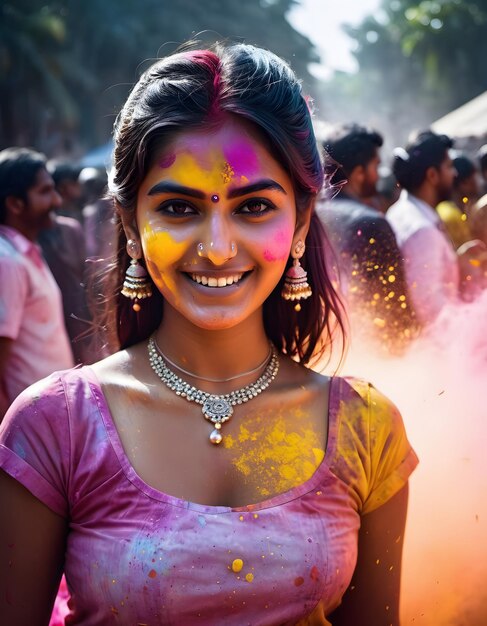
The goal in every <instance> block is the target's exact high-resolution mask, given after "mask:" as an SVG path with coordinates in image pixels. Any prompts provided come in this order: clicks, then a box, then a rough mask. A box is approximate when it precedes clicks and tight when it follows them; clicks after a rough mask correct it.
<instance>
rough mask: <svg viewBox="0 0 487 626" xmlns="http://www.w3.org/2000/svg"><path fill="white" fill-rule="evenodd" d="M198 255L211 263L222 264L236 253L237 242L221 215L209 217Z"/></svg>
mask: <svg viewBox="0 0 487 626" xmlns="http://www.w3.org/2000/svg"><path fill="white" fill-rule="evenodd" d="M197 249H198V256H200V257H202V258H207V259H208V260H209V261H211V263H212V264H213V265H223V264H224V263H226V262H227V261H228V260H230V259H233V257H234V256H235V255H236V254H237V244H236V242H235V240H234V239H233V238H232V232H231V228H230V227H229V225H228V224H226V221H225V220H224V219H222V218H221V217H211V218H210V220H209V223H208V224H207V228H206V230H205V233H204V235H203V237H202V239H201V241H200V242H199V243H198V245H197Z"/></svg>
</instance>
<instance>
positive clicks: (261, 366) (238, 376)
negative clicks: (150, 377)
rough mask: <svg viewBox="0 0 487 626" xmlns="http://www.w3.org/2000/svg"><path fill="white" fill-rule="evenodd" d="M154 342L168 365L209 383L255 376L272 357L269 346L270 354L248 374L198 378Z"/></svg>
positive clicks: (226, 381)
mask: <svg viewBox="0 0 487 626" xmlns="http://www.w3.org/2000/svg"><path fill="white" fill-rule="evenodd" d="M153 341H154V345H155V347H156V350H157V352H158V353H159V354H160V355H161V356H162V358H163V359H164V361H165V362H166V363H169V365H172V366H173V367H175V368H176V369H177V370H179V371H180V372H182V373H183V374H186V376H191V378H197V379H198V380H205V381H206V382H208V383H228V382H230V381H231V380H237V378H243V377H244V376H249V375H250V374H255V372H258V371H259V370H261V369H262V368H263V367H264V365H265V364H266V363H267V362H268V361H269V359H270V358H271V355H272V348H271V347H270V346H269V352H268V353H267V355H266V357H265V359H264V360H263V361H262V363H259V365H257V367H254V368H253V369H251V370H248V371H247V372H241V373H240V374H236V375H235V376H230V378H205V377H204V376H198V374H193V372H189V371H188V370H185V369H184V368H182V367H181V366H180V365H178V364H177V363H174V361H171V359H170V358H169V357H168V356H166V355H165V354H164V352H163V351H162V350H161V349H160V347H159V344H158V343H157V341H156V340H155V337H153Z"/></svg>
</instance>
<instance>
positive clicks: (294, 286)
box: [281, 241, 313, 311]
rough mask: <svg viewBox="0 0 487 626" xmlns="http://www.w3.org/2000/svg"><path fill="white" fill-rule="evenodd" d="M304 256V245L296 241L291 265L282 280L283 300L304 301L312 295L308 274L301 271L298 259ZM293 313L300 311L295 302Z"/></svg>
mask: <svg viewBox="0 0 487 626" xmlns="http://www.w3.org/2000/svg"><path fill="white" fill-rule="evenodd" d="M303 254H304V243H303V242H302V241H298V243H297V244H296V246H295V248H294V254H293V255H292V257H293V264H292V265H291V267H290V268H289V269H288V270H287V272H286V275H285V278H284V286H283V288H282V291H281V296H282V297H283V298H284V300H291V301H294V300H306V299H307V298H309V297H311V296H312V295H313V292H312V290H311V287H310V285H309V283H308V273H307V272H306V270H304V269H303V267H302V266H301V263H300V262H299V259H300V258H301V257H302V256H303ZM294 310H295V311H301V305H300V304H299V302H296V304H295V305H294Z"/></svg>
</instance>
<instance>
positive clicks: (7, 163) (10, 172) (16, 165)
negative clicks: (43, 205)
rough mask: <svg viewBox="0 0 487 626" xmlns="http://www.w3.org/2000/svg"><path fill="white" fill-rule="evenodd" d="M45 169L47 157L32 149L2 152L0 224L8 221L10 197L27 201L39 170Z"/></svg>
mask: <svg viewBox="0 0 487 626" xmlns="http://www.w3.org/2000/svg"><path fill="white" fill-rule="evenodd" d="M45 167H46V158H45V156H44V155H43V154H41V153H40V152H36V151H35V150H32V149H31V148H6V149H5V150H2V151H1V152H0V224H5V221H6V219H7V207H6V206H5V200H6V199H7V198H8V197H9V196H14V197H16V198H21V199H22V200H26V199H27V192H28V190H29V189H30V188H31V187H33V186H34V185H35V183H36V179H37V174H38V172H39V170H41V169H44V168H45Z"/></svg>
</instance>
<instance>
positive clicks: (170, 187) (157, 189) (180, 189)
mask: <svg viewBox="0 0 487 626" xmlns="http://www.w3.org/2000/svg"><path fill="white" fill-rule="evenodd" d="M162 193H176V194H178V195H182V196H191V197H192V198H198V199H200V200H204V199H205V198H206V194H205V193H203V192H202V191H200V190H199V189H193V188H192V187H185V186H184V185H179V184H178V183H171V182H169V181H161V182H159V183H156V184H155V185H154V186H153V187H151V188H150V189H149V191H148V192H147V195H148V196H156V195H158V194H162Z"/></svg>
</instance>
